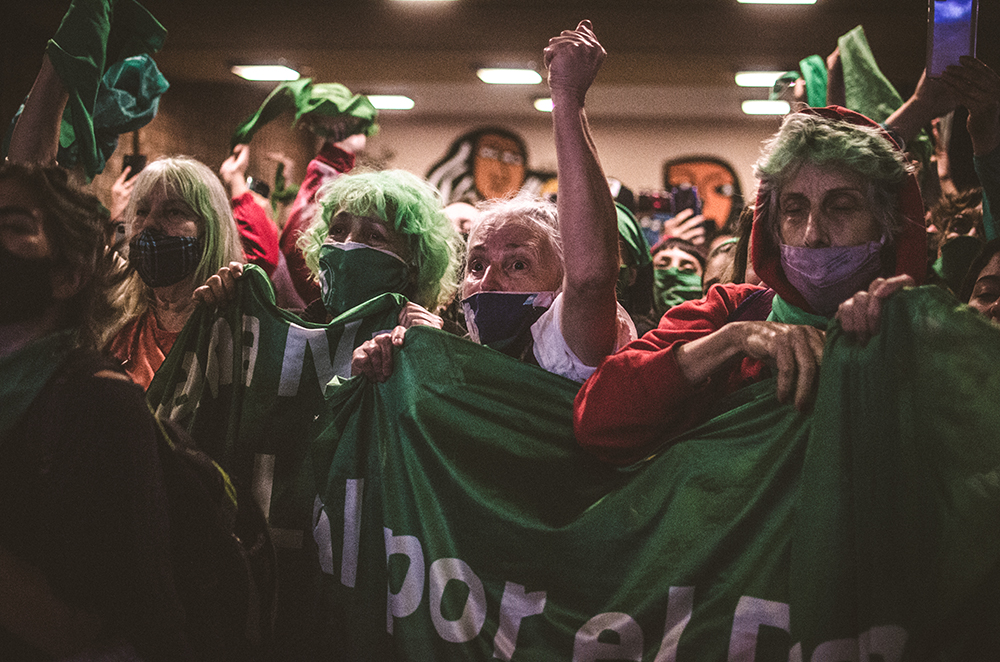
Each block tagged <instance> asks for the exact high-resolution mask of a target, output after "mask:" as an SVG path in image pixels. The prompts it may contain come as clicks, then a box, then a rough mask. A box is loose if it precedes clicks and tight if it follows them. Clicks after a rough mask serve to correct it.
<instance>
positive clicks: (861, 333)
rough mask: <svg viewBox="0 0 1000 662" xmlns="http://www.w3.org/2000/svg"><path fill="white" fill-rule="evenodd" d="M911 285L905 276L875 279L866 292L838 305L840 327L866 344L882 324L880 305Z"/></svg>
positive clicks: (909, 279)
mask: <svg viewBox="0 0 1000 662" xmlns="http://www.w3.org/2000/svg"><path fill="white" fill-rule="evenodd" d="M913 284H914V283H913V279H912V278H911V277H910V276H907V275H905V274H904V275H901V276H893V277H892V278H876V279H875V280H873V281H872V284H871V285H870V286H869V287H868V291H867V292H858V293H857V294H855V295H854V296H852V297H851V298H850V299H848V300H847V301H845V302H844V303H842V304H840V307H839V308H838V309H837V319H838V320H840V326H841V327H842V328H843V329H844V331H845V332H846V333H847V334H848V335H850V336H851V337H853V338H854V339H855V340H857V341H858V342H860V343H861V344H865V343H867V342H868V341H869V340H870V339H871V338H872V336H874V335H875V334H877V333H878V331H879V327H880V326H881V324H882V304H883V303H884V302H885V300H886V299H887V298H888V297H889V296H890V295H892V294H895V293H896V292H898V291H899V290H901V289H903V288H904V287H910V286H912V285H913Z"/></svg>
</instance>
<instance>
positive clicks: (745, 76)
mask: <svg viewBox="0 0 1000 662" xmlns="http://www.w3.org/2000/svg"><path fill="white" fill-rule="evenodd" d="M784 73H785V72H784V71H737V72H736V84H737V85H739V86H740V87H774V81H776V80H778V77H779V76H782V75H783V74H784Z"/></svg>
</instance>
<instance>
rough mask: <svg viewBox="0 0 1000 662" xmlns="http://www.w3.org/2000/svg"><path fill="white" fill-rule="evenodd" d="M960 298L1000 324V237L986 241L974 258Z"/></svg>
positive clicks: (960, 292)
mask: <svg viewBox="0 0 1000 662" xmlns="http://www.w3.org/2000/svg"><path fill="white" fill-rule="evenodd" d="M958 298H959V299H960V300H961V301H964V302H965V303H967V304H969V305H970V306H972V307H973V308H974V309H976V310H977V311H979V312H980V313H981V314H983V315H984V316H986V317H987V318H988V319H989V320H990V321H991V322H993V323H994V324H996V325H1000V238H998V239H992V240H990V241H988V242H986V244H985V245H984V246H983V248H982V250H981V251H980V252H979V255H978V256H976V259H975V260H973V262H972V265H971V266H970V267H969V273H968V274H966V276H965V281H964V282H963V283H962V288H961V289H960V290H959V292H958Z"/></svg>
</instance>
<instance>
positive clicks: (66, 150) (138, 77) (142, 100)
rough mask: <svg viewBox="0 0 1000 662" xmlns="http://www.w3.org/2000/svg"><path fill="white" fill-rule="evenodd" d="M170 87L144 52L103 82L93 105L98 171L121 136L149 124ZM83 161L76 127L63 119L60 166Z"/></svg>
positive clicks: (113, 67)
mask: <svg viewBox="0 0 1000 662" xmlns="http://www.w3.org/2000/svg"><path fill="white" fill-rule="evenodd" d="M169 87H170V84H169V83H168V82H167V79H166V78H164V77H163V74H161V73H160V70H159V69H157V68H156V63H155V62H153V58H151V57H150V56H149V55H146V54H145V53H143V54H141V55H136V56H134V57H130V58H126V59H124V60H122V61H120V62H116V63H114V64H112V65H111V67H110V68H108V71H107V73H105V74H104V78H102V79H101V86H100V89H98V91H97V102H96V103H95V104H94V114H93V125H94V136H95V138H96V141H97V150H98V151H97V155H96V156H97V172H101V171H103V170H104V166H105V164H106V163H107V160H108V159H109V158H111V155H112V154H113V153H114V151H115V149H116V148H117V147H118V136H119V135H121V134H123V133H128V132H129V131H135V130H137V129H141V128H142V127H144V126H146V125H147V124H149V122H150V121H152V119H153V118H154V117H156V111H157V110H158V109H159V106H160V97H161V96H162V95H163V93H164V92H166V91H167V89H169ZM79 160H80V141H78V140H77V139H76V131H75V129H74V128H73V125H72V124H70V123H69V122H67V121H66V119H65V118H63V122H62V129H61V131H60V132H59V164H60V165H62V166H65V167H67V168H72V167H73V166H75V165H76V164H77V163H78V162H79Z"/></svg>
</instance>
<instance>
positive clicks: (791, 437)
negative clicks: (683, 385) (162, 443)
mask: <svg viewBox="0 0 1000 662" xmlns="http://www.w3.org/2000/svg"><path fill="white" fill-rule="evenodd" d="M252 298H253V297H244V296H242V295H241V299H240V301H241V302H242V303H243V304H244V305H247V306H254V305H257V304H256V303H254V302H253V301H252V300H251V299H252ZM248 310H249V308H248ZM231 314H233V313H227V316H226V319H229V315H231ZM255 314H258V315H263V313H261V312H260V311H257V312H256V313H255ZM242 315H243V316H244V317H239V316H238V317H235V318H232V319H233V320H236V319H245V316H250V317H252V316H253V315H248V313H245V312H244V313H242ZM215 323H216V322H212V320H211V319H209V318H206V319H205V320H203V321H202V322H201V324H202V325H203V331H201V332H199V335H204V334H208V335H207V336H206V337H204V338H202V339H201V340H200V343H201V344H198V343H193V344H192V345H191V349H190V350H186V351H185V353H188V351H190V353H193V354H195V355H198V356H200V355H201V354H200V352H201V346H202V345H204V344H206V343H207V342H208V338H209V337H210V334H209V331H210V329H211V328H212V326H213V324H215ZM230 323H232V320H231V322H230ZM261 324H262V328H263V324H264V323H263V322H262V323H261ZM268 324H270V322H268ZM189 331H190V328H189V329H188V330H186V331H185V336H186V340H187V341H189V342H190V341H192V340H193V339H194V336H195V332H193V331H192V332H191V333H189ZM243 337H244V338H246V339H251V336H249V335H247V334H244V335H243ZM267 337H268V336H267V334H265V333H263V332H261V333H260V334H258V335H256V336H254V337H253V339H257V338H259V340H260V344H261V347H260V348H259V351H258V352H257V357H258V358H257V367H255V369H254V376H253V377H252V378H247V379H246V383H247V387H246V393H245V397H247V398H251V392H252V391H254V390H255V389H256V388H257V386H258V384H257V376H256V375H257V374H261V375H263V374H264V373H263V372H260V373H258V370H262V367H261V366H262V363H263V361H262V359H261V357H263V356H272V355H273V356H275V357H278V356H282V354H281V353H279V352H273V354H272V351H271V350H269V349H267V347H266V344H265V343H266V342H267ZM184 339H185V338H182V340H184ZM998 341H1000V331H998V330H997V329H995V328H994V327H992V326H991V325H989V324H988V323H987V322H986V321H985V320H984V319H982V318H979V317H977V316H976V315H975V314H974V313H971V312H970V311H968V310H967V309H964V308H957V305H956V304H955V303H954V300H953V299H950V298H949V297H948V296H947V295H946V294H944V293H942V292H938V291H937V290H934V289H933V288H920V289H917V290H911V291H906V292H903V293H901V294H899V295H896V296H894V297H893V298H891V299H890V300H889V301H888V302H887V303H886V307H885V311H884V318H883V331H882V333H881V334H880V335H879V336H877V337H876V338H875V339H874V340H872V341H871V342H869V343H868V345H867V346H865V347H859V346H857V345H855V344H853V343H852V342H851V341H849V340H848V339H847V338H845V337H844V336H843V335H842V334H841V333H840V332H839V331H838V330H837V329H834V330H832V331H831V332H830V335H829V336H828V343H827V347H826V352H825V354H824V362H823V369H822V371H821V384H820V394H819V400H818V404H817V405H816V408H815V410H814V411H813V412H812V413H811V414H801V413H798V412H796V411H795V410H794V409H793V408H792V407H790V406H785V405H780V404H778V403H777V401H776V400H775V398H774V383H773V381H766V382H762V383H760V384H757V385H755V386H753V387H751V388H749V389H745V390H744V391H741V392H739V393H737V394H735V395H734V397H733V398H732V399H731V401H730V402H728V403H726V406H725V407H723V409H726V411H725V412H724V413H722V414H721V415H719V416H717V417H715V418H713V419H712V420H711V421H709V422H708V423H706V424H705V425H703V426H701V427H699V428H698V429H696V430H693V431H691V432H690V433H688V434H686V435H684V437H683V438H681V439H679V440H674V441H672V442H671V444H670V445H669V446H667V447H665V448H664V450H663V451H662V452H661V453H659V454H657V455H655V456H654V457H652V458H650V459H648V460H646V461H644V462H641V463H639V464H637V465H636V466H634V467H631V468H629V469H628V470H624V471H623V470H616V469H612V468H609V467H606V466H603V465H601V464H600V463H598V462H597V461H596V460H594V459H593V458H591V457H589V456H588V455H586V454H585V453H583V452H582V451H581V450H580V449H579V448H578V446H577V445H576V443H575V441H574V439H573V435H572V425H571V410H572V402H573V396H574V395H575V392H576V389H577V385H575V384H574V383H572V382H569V381H567V380H564V379H562V378H560V377H557V376H554V375H551V374H549V373H547V372H545V371H543V370H541V369H539V368H537V367H533V366H529V365H524V364H521V363H518V362H516V361H514V360H512V359H509V358H508V357H506V356H503V355H501V354H499V353H497V352H494V351H493V350H490V349H488V348H484V347H480V346H478V345H475V344H473V343H470V342H468V341H466V340H463V339H460V338H455V337H452V336H449V335H447V334H444V333H442V332H439V331H437V330H434V329H428V328H420V327H417V328H414V329H411V330H410V331H409V332H408V333H407V337H406V343H405V345H404V346H403V348H402V349H401V350H400V351H398V352H397V353H396V355H395V365H396V368H395V372H394V374H393V376H392V378H391V379H390V380H389V381H387V382H386V383H384V384H373V383H369V382H367V381H366V380H363V379H354V380H349V381H347V382H345V383H343V384H337V385H334V386H331V388H329V389H328V390H327V392H326V398H325V402H323V403H322V404H321V405H319V406H316V407H315V408H314V409H311V410H309V411H308V412H303V411H302V410H300V409H297V410H296V411H297V412H298V413H297V414H296V416H302V417H304V418H308V419H309V421H308V422H309V424H311V425H313V427H312V429H311V432H310V435H311V437H312V439H313V441H312V442H311V444H309V445H308V450H307V451H306V452H305V454H304V456H303V458H302V462H301V464H300V465H299V468H300V470H301V473H300V474H299V475H296V476H294V477H291V476H286V478H290V479H291V480H292V482H293V483H294V484H295V485H296V486H297V487H296V488H295V490H293V491H292V492H282V490H283V489H284V488H283V487H282V486H281V485H280V483H281V482H282V481H281V478H280V477H279V476H278V475H277V474H276V477H275V483H274V493H275V496H272V501H271V508H272V521H274V514H275V511H274V508H275V499H276V497H277V495H278V494H279V493H286V494H292V493H294V495H295V498H294V499H291V497H289V499H290V500H296V501H297V503H296V505H295V508H294V510H295V512H296V513H299V514H301V513H302V512H303V511H304V510H306V509H308V511H309V515H310V523H309V526H308V528H309V531H308V532H307V533H306V534H305V536H304V540H303V541H302V549H303V554H304V555H309V556H310V557H311V561H310V562H309V563H305V562H303V563H302V564H301V565H299V566H298V567H297V572H298V576H297V577H296V579H295V581H297V582H298V583H296V584H295V589H294V590H296V591H301V594H300V595H297V596H296V599H297V601H298V603H299V604H300V605H304V604H308V605H309V608H308V609H301V610H300V612H299V616H300V617H301V618H300V619H297V620H296V622H295V626H294V627H295V628H296V629H297V633H296V635H295V636H294V637H292V636H289V641H296V642H299V644H300V647H301V648H302V650H303V651H304V650H306V649H308V651H309V652H308V655H309V656H311V657H314V658H319V659H351V660H388V659H398V660H470V659H476V660H490V659H500V660H567V661H569V660H573V661H577V660H579V661H583V660H648V661H653V660H655V661H657V662H659V661H666V660H680V661H681V662H683V661H685V660H692V661H695V660H742V661H747V662H749V661H755V662H760V661H764V660H782V661H785V660H789V661H802V660H805V661H813V662H820V661H830V662H843V661H848V660H864V661H867V660H882V661H883V662H891V661H894V660H923V659H947V660H969V659H993V658H994V657H995V652H994V651H996V650H1000V608H998V606H997V604H996V603H997V601H996V595H997V588H998V586H997V585H998V581H1000V576H998V563H997V560H998V556H1000V549H998V545H1000V526H998V524H1000V473H998V467H1000V448H998V445H997V443H996V440H997V439H998V434H997V433H998V432H1000V408H998V407H997V406H996V403H997V402H998V401H1000V400H998V396H1000V372H998V371H997V370H996V369H995V366H998V365H1000V342H998ZM178 342H181V341H180V340H179V341H178ZM279 344H280V343H279ZM237 348H238V346H237ZM233 351H234V353H235V352H237V349H234V350H233ZM239 351H241V352H242V351H244V349H242V348H239ZM286 353H287V352H286ZM170 358H171V359H174V358H175V357H174V355H172V356H171V357H170ZM269 370H270V371H271V372H272V373H273V372H280V371H279V370H276V369H274V368H271V369H269ZM245 373H246V371H245V370H243V371H242V372H237V373H236V374H241V375H243V376H244V377H245V376H246V374H245ZM204 381H208V379H207V376H206V377H205V378H204ZM220 381H222V380H220ZM233 381H239V380H233ZM175 382H176V385H180V384H183V383H186V381H185V380H182V379H175ZM276 383H277V382H276V381H275V382H266V383H262V384H260V387H261V389H262V390H263V391H264V392H266V390H267V389H268V388H270V389H272V393H271V397H272V398H273V397H274V393H273V389H274V388H276V386H275V384H276ZM220 390H221V389H220ZM203 392H207V391H205V390H204V389H203ZM191 395H192V396H193V395H194V393H193V392H192V393H191ZM253 397H254V398H255V399H253V400H252V402H256V403H260V402H263V401H264V400H266V395H263V394H257V395H255V396H253ZM181 399H183V397H182V398H181ZM202 402H203V403H204V402H206V400H205V398H204V397H202ZM208 402H209V403H212V402H213V400H212V399H208ZM230 404H232V403H230ZM184 406H191V405H185V404H184V403H180V404H179V405H178V407H180V409H178V411H183V407H184ZM203 406H205V405H204V404H203ZM310 406H312V405H311V404H310ZM247 408H248V406H247V404H246V403H244V406H243V410H244V411H245V410H246V409H247ZM317 414H318V418H317V420H315V422H314V421H313V420H312V419H313V418H314V417H316V415H317ZM198 416H200V410H198V414H197V415H196V416H195V418H196V419H197V418H198ZM214 416H223V417H226V416H228V417H229V418H232V416H233V415H232V414H225V412H220V411H219V410H215V413H213V417H214ZM244 416H245V415H244ZM302 443H303V444H305V443H307V442H305V441H303V442H302ZM242 445H249V446H253V447H256V446H260V447H261V448H266V449H270V450H271V451H273V452H275V453H277V454H278V459H279V461H280V458H281V453H282V452H284V448H283V447H282V446H280V445H275V444H274V443H268V442H267V440H266V439H264V438H263V437H262V436H258V437H257V438H256V440H255V441H253V442H246V441H243V440H240V439H236V440H230V441H227V442H226V444H224V445H219V446H217V447H219V448H224V449H225V448H230V449H231V448H233V447H234V446H235V448H237V451H236V452H232V451H229V455H230V456H239V455H240V452H239V450H238V449H239V447H241V446H242ZM296 447H297V445H296ZM310 490H311V493H310ZM306 501H308V503H305V502H306ZM309 573H312V579H313V580H315V581H307V580H306V579H304V578H303V575H306V574H309ZM284 590H286V595H287V590H288V586H287V585H286V586H285V587H284ZM316 601H318V603H317V602H316ZM305 640H308V641H309V642H310V644H309V645H305V644H302V643H301V642H303V641H305ZM288 650H289V649H287V648H286V649H283V650H282V651H279V653H282V652H286V653H287V652H288ZM297 655H298V656H299V657H300V658H301V657H303V656H304V655H306V654H305V653H303V652H301V651H300V652H299V653H297Z"/></svg>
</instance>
